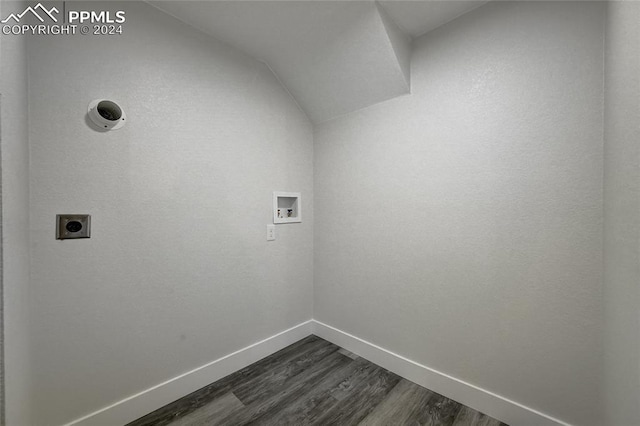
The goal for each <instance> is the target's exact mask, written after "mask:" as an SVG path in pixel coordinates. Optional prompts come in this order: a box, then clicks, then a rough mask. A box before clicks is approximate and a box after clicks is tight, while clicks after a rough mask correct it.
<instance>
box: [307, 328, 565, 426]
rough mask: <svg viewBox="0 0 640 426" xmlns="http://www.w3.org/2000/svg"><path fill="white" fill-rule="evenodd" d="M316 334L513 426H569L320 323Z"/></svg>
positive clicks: (314, 331) (315, 331) (315, 330)
mask: <svg viewBox="0 0 640 426" xmlns="http://www.w3.org/2000/svg"><path fill="white" fill-rule="evenodd" d="M313 333H314V334H315V335H316V336H318V337H321V338H323V339H325V340H328V341H329V342H331V343H334V344H336V345H338V346H341V347H343V348H345V349H347V350H348V351H351V352H353V353H355V354H356V355H359V356H361V357H363V358H365V359H367V360H369V361H371V362H373V363H374V364H377V365H379V366H381V367H383V368H386V369H387V370H389V371H391V372H393V373H395V374H397V375H399V376H401V377H404V378H405V379H407V380H410V381H412V382H414V383H417V384H419V385H420V386H424V387H425V388H428V389H430V390H432V391H434V392H437V393H439V394H442V395H445V396H446V397H448V398H451V399H453V400H455V401H457V402H460V403H462V404H464V405H467V406H469V407H471V408H473V409H475V410H478V411H480V412H482V413H485V414H487V415H489V416H491V417H493V418H495V419H498V420H500V421H502V422H505V423H507V424H509V425H511V426H559V425H562V426H569V424H568V423H565V422H563V421H561V420H558V419H555V418H553V417H551V416H548V415H546V414H544V413H541V412H539V411H536V410H534V409H532V408H529V407H527V406H525V405H522V404H519V403H517V402H515V401H511V400H510V399H508V398H505V397H502V396H500V395H496V394H495V393H493V392H490V391H488V390H485V389H482V388H480V387H478V386H475V385H472V384H470V383H466V382H464V381H462V380H459V379H456V378H455V377H451V376H449V375H447V374H445V373H442V372H440V371H437V370H434V369H433V368H429V367H427V366H424V365H422V364H418V363H417V362H415V361H411V360H410V359H407V358H405V357H403V356H400V355H397V354H395V353H393V352H391V351H388V350H386V349H384V348H381V347H380V346H377V345H374V344H373V343H369V342H367V341H365V340H362V339H360V338H358V337H356V336H353V335H351V334H349V333H346V332H344V331H342V330H338V329H337V328H334V327H331V326H330V325H327V324H324V323H322V322H320V321H316V320H313Z"/></svg>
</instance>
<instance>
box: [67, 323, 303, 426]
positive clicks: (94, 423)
mask: <svg viewBox="0 0 640 426" xmlns="http://www.w3.org/2000/svg"><path fill="white" fill-rule="evenodd" d="M312 332H313V320H309V321H306V322H303V323H301V324H298V325H296V326H295V327H292V328H290V329H288V330H284V331H282V332H280V333H278V334H275V335H273V336H271V337H268V338H266V339H264V340H261V341H259V342H257V343H254V344H253V345H250V346H247V347H246V348H243V349H240V350H238V351H236V352H233V353H231V354H229V355H226V356H223V357H222V358H219V359H217V360H215V361H212V362H210V363H208V364H205V365H203V366H201V367H198V368H196V369H194V370H191V371H188V372H186V373H184V374H181V375H179V376H177V377H174V378H173V379H170V380H167V381H166V382H163V383H160V384H158V385H156V386H153V387H151V388H149V389H147V390H144V391H142V392H139V393H137V394H135V395H131V396H129V397H128V398H125V399H123V400H121V401H118V402H116V403H115V404H112V405H110V406H108V407H104V408H102V409H100V410H98V411H96V412H94V413H91V414H89V415H86V416H84V417H81V418H79V419H77V420H74V421H72V422H71V423H67V424H66V425H65V426H113V425H124V424H127V423H129V422H131V421H133V420H136V419H138V418H140V417H142V416H144V415H146V414H148V413H150V412H152V411H154V410H157V409H158V408H160V407H163V406H165V405H166V404H169V403H170V402H173V401H175V400H176V399H179V398H182V397H183V396H185V395H188V394H190V393H191V392H194V391H196V390H198V389H200V388H202V387H204V386H206V385H208V384H210V383H213V382H215V381H216V380H219V379H221V378H223V377H225V376H227V375H229V374H231V373H233V372H235V371H238V370H240V369H242V368H244V367H246V366H248V365H250V364H253V363H254V362H256V361H258V360H260V359H262V358H264V357H266V356H268V355H271V354H272V353H274V352H277V351H279V350H280V349H283V348H285V347H287V346H289V345H290V344H292V343H295V342H297V341H298V340H301V339H304V338H305V337H307V336H309V335H310V334H312Z"/></svg>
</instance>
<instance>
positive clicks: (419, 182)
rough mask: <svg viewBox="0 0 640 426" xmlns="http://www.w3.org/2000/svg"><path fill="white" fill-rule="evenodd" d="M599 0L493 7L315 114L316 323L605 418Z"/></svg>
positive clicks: (579, 417) (560, 411) (529, 398)
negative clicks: (367, 92)
mask: <svg viewBox="0 0 640 426" xmlns="http://www.w3.org/2000/svg"><path fill="white" fill-rule="evenodd" d="M603 34H604V6H603V4H602V3H579V2H494V3H489V4H487V5H486V6H483V7H481V8H479V9H477V10H476V11H473V12H471V13H469V14H468V15H465V16H463V17H462V18H460V19H458V20H456V21H454V22H452V23H450V24H447V25H445V26H443V27H441V28H439V29H437V30H435V32H432V33H430V34H428V35H426V36H425V37H422V38H420V39H418V40H416V41H414V54H413V55H414V56H413V59H412V72H411V81H412V94H411V95H410V96H405V97H401V98H397V99H394V100H391V101H388V102H385V103H382V104H379V105H375V106H372V107H370V108H367V109H365V110H361V111H359V112H356V113H353V114H350V115H348V116H345V117H343V118H339V119H336V120H333V121H330V122H327V123H324V124H322V125H320V126H318V127H317V129H316V133H315V157H314V162H315V172H314V173H315V175H314V176H315V179H314V182H315V191H314V193H315V203H316V210H315V214H316V222H315V229H316V232H315V251H314V253H315V254H314V256H315V290H314V292H315V298H314V303H315V305H314V318H316V319H318V320H320V321H322V322H325V323H327V324H329V325H332V326H335V327H337V328H339V329H342V330H344V331H346V332H349V333H351V334H354V335H356V336H358V337H360V338H363V339H365V340H368V341H370V342H373V343H375V344H377V345H379V346H382V347H384V348H387V349H389V350H392V351H393V352H395V353H398V354H401V355H403V356H406V357H408V358H410V359H413V360H415V361H417V362H420V363H422V364H425V365H427V366H430V367H432V368H435V369H438V370H440V371H443V372H445V373H448V374H450V375H452V376H454V377H457V378H459V379H462V380H465V381H467V382H470V383H472V384H475V385H478V386H480V387H482V388H485V389H488V390H490V391H493V392H495V393H498V394H500V395H504V396H506V397H508V398H510V399H512V400H515V401H517V402H520V403H522V404H525V405H527V406H529V407H532V408H534V409H538V410H540V411H542V412H544V413H547V414H550V415H552V416H555V417H558V418H560V419H563V420H565V421H568V422H572V423H576V424H582V425H587V424H599V423H600V422H599V415H600V409H599V401H600V395H599V385H600V382H599V379H600V374H601V337H602V334H601V332H602V329H601V328H602V309H601V282H602V231H603V229H602V173H603V169H602V168H603V159H602V150H603V146H602V130H603V129H602V113H603V111H602V100H603V99H602V98H603V93H602V81H603Z"/></svg>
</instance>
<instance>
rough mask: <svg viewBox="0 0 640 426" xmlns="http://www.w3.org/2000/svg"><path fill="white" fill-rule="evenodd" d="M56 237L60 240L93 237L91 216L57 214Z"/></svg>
mask: <svg viewBox="0 0 640 426" xmlns="http://www.w3.org/2000/svg"><path fill="white" fill-rule="evenodd" d="M56 238H57V239H58V240H68V239H74V238H91V216H90V215H88V214H59V215H57V216H56Z"/></svg>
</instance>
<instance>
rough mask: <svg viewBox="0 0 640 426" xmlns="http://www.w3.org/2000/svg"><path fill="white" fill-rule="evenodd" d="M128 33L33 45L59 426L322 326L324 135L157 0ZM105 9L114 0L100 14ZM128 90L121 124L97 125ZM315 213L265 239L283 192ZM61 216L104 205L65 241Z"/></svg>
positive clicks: (131, 17)
mask: <svg viewBox="0 0 640 426" xmlns="http://www.w3.org/2000/svg"><path fill="white" fill-rule="evenodd" d="M105 4H106V3H99V4H96V3H90V4H86V5H82V4H81V3H74V4H73V6H74V7H75V8H77V9H79V10H82V9H83V7H84V10H95V9H96V8H98V7H99V8H103V7H107V8H108V9H110V10H118V9H124V10H125V11H126V16H127V21H126V23H125V25H124V34H123V35H122V36H101V37H91V36H86V37H84V36H71V37H33V38H32V39H31V40H30V45H29V78H30V80H29V84H30V97H29V107H30V120H31V123H30V139H31V140H30V143H31V230H32V231H31V232H32V233H31V248H32V264H31V265H32V268H31V273H32V288H33V293H32V298H31V303H30V308H31V321H32V326H33V332H32V335H33V348H32V349H33V351H32V352H33V358H34V359H33V364H32V365H31V368H32V371H33V374H34V377H36V381H35V386H34V399H33V404H34V405H33V407H34V408H33V414H34V424H37V425H41V424H61V423H64V422H67V421H70V420H73V419H75V418H78V417H80V416H81V415H84V414H87V413H90V412H92V411H95V410H97V409H99V408H102V407H104V406H106V405H108V404H110V403H113V402H115V401H118V400H120V399H122V398H124V397H126V396H129V395H132V394H134V393H136V392H139V391H142V390H144V389H147V388H149V387H151V386H153V385H156V384H158V383H160V382H163V381H165V380H167V379H170V378H173V377H175V376H177V375H179V374H181V373H184V372H186V371H188V370H191V369H193V368H196V367H199V366H201V365H203V364H205V363H208V362H210V361H212V360H214V359H217V358H219V357H222V356H224V355H227V354H229V353H231V352H233V351H235V350H237V349H240V348H242V347H245V346H247V345H249V344H253V343H255V342H257V341H260V340H262V339H264V338H266V337H269V336H272V335H274V334H276V333H277V332H280V331H282V330H285V329H287V328H290V327H292V326H294V325H297V324H298V323H300V322H303V321H305V320H308V319H310V318H311V313H312V278H313V276H312V271H313V265H312V262H313V257H312V248H313V247H312V227H313V194H312V186H313V183H312V177H313V176H312V167H313V164H312V161H313V160H312V153H313V151H312V149H313V144H312V130H311V125H310V124H309V122H308V120H307V118H306V117H305V116H304V114H303V113H302V112H301V111H300V110H299V109H298V108H297V106H296V104H295V102H294V101H293V100H292V99H291V98H290V97H289V95H288V94H287V93H286V91H285V90H284V89H283V88H282V87H281V86H280V84H279V83H278V81H277V80H276V78H275V77H274V75H273V74H272V73H271V72H270V71H269V69H268V68H267V67H266V66H265V65H263V64H261V63H259V62H256V61H254V60H253V59H250V58H248V57H246V56H243V55H241V54H239V53H238V52H237V51H234V50H233V49H231V48H228V47H226V46H224V45H222V44H220V43H219V42H217V41H215V40H213V39H212V38H209V37H207V36H205V35H203V34H201V33H199V32H197V31H195V30H193V29H191V28H190V27H188V26H186V25H184V24H182V23H181V22H179V21H177V20H175V19H173V18H171V17H169V16H167V15H166V14H164V13H162V12H160V11H158V10H157V9H155V8H153V7H150V6H148V5H146V4H144V3H140V2H134V3H121V4H118V3H112V2H109V4H108V6H105ZM98 5H99V6H98ZM96 98H113V99H116V100H118V101H119V102H120V103H121V104H122V105H123V106H124V108H125V110H126V112H127V114H128V124H127V125H126V126H125V127H124V128H122V129H121V130H117V131H113V132H109V133H99V132H96V131H94V130H93V129H92V128H91V127H90V126H89V125H87V124H86V123H85V117H84V115H85V112H86V108H87V105H88V104H89V102H90V101H91V100H93V99H96ZM274 190H281V191H300V192H302V196H303V200H304V203H305V205H304V211H305V218H304V222H303V223H301V224H292V225H281V226H279V227H278V229H277V240H276V241H275V242H267V241H266V224H268V223H271V222H272V210H271V202H272V191H274ZM57 213H89V214H91V215H92V224H93V229H92V237H91V239H88V240H76V241H73V240H72V241H57V240H55V238H54V230H55V226H54V224H55V215H56V214H57Z"/></svg>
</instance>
